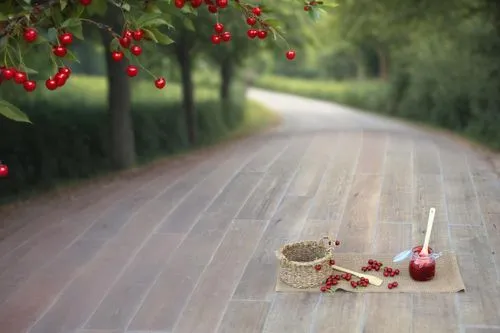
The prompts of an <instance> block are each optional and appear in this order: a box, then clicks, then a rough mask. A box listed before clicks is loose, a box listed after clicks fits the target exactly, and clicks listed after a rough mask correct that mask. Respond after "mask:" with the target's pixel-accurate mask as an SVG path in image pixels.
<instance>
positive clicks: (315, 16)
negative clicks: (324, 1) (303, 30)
mask: <svg viewBox="0 0 500 333" xmlns="http://www.w3.org/2000/svg"><path fill="white" fill-rule="evenodd" d="M308 13H309V17H310V18H311V19H312V20H313V21H317V20H318V19H319V16H320V15H319V10H318V9H317V8H315V7H311V9H309V11H308Z"/></svg>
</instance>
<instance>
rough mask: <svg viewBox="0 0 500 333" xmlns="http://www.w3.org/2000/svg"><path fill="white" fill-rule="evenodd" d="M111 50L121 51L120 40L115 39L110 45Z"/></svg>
mask: <svg viewBox="0 0 500 333" xmlns="http://www.w3.org/2000/svg"><path fill="white" fill-rule="evenodd" d="M109 49H110V50H112V51H114V50H119V49H120V42H119V41H118V39H116V38H113V40H112V41H111V43H110V44H109Z"/></svg>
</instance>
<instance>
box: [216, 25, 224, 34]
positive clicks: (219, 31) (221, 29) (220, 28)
mask: <svg viewBox="0 0 500 333" xmlns="http://www.w3.org/2000/svg"><path fill="white" fill-rule="evenodd" d="M214 30H215V32H218V33H222V32H223V31H224V25H223V24H222V23H216V24H215V25H214Z"/></svg>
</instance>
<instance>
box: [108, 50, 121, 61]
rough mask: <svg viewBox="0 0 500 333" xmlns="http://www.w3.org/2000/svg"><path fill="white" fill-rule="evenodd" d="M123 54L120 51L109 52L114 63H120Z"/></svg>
mask: <svg viewBox="0 0 500 333" xmlns="http://www.w3.org/2000/svg"><path fill="white" fill-rule="evenodd" d="M123 56H124V54H123V52H122V51H113V52H111V58H113V60H114V61H120V60H122V59H123Z"/></svg>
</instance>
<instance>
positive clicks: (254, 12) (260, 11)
mask: <svg viewBox="0 0 500 333" xmlns="http://www.w3.org/2000/svg"><path fill="white" fill-rule="evenodd" d="M252 13H253V14H254V15H255V16H260V14H261V13H262V10H261V9H260V7H255V8H254V9H252Z"/></svg>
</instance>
